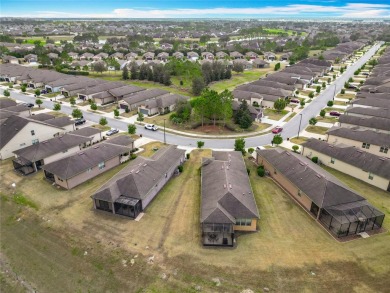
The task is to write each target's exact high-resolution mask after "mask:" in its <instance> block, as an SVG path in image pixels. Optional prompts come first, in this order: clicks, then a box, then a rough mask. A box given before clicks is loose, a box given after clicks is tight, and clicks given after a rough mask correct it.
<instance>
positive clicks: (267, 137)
mask: <svg viewBox="0 0 390 293" xmlns="http://www.w3.org/2000/svg"><path fill="white" fill-rule="evenodd" d="M380 46H381V44H376V45H374V46H373V47H372V48H371V49H370V50H369V51H368V52H367V53H366V54H365V55H363V56H362V57H361V58H360V59H359V60H358V61H357V62H355V64H353V65H352V66H349V67H348V68H347V70H346V71H345V72H344V74H343V75H342V76H340V77H339V78H337V79H336V80H335V81H334V82H333V83H332V84H331V85H330V86H328V87H327V88H326V89H325V90H324V91H323V92H322V93H321V94H320V95H319V96H318V97H316V98H315V99H313V101H312V102H311V103H310V104H309V105H308V106H306V107H305V108H304V109H303V110H302V111H301V112H300V114H299V115H296V116H295V117H293V118H292V119H291V120H290V121H289V122H287V123H286V124H285V125H284V126H283V132H282V136H283V138H284V139H286V138H288V137H294V136H296V135H297V134H298V128H299V122H300V119H301V117H300V116H301V115H302V123H301V130H302V129H304V128H305V127H306V126H307V125H308V124H309V119H310V118H311V117H315V116H317V115H318V114H319V112H320V111H321V109H322V108H324V107H325V106H326V104H327V102H328V101H329V100H332V98H333V94H334V93H335V92H336V93H337V92H339V91H340V90H341V89H342V88H343V87H344V83H345V82H346V81H348V79H349V78H350V77H351V76H353V73H354V72H355V71H356V70H357V69H359V68H360V67H361V66H362V65H363V64H364V63H366V62H367V61H368V60H369V59H370V58H371V57H372V56H373V55H374V54H375V52H376V51H377V50H378V49H379V47H380ZM0 91H1V92H2V90H0ZM11 97H12V98H14V99H17V100H20V101H24V102H31V103H34V102H35V98H34V97H32V96H27V95H24V94H21V93H16V92H11ZM53 104H54V103H53V102H51V101H50V100H48V99H44V100H43V106H44V107H46V108H50V109H52V108H53ZM72 111H73V108H71V107H69V106H66V105H62V106H61V112H63V113H66V114H69V115H70V114H71V113H72ZM83 115H84V118H85V119H87V120H90V121H93V122H95V123H99V120H100V118H101V116H100V115H99V114H94V113H91V112H85V111H83ZM107 121H108V125H109V126H111V127H114V128H118V129H120V130H124V131H127V125H128V123H126V122H124V121H121V120H117V119H113V118H107ZM137 133H138V134H142V135H143V136H145V137H148V138H151V139H155V140H159V141H164V133H163V131H162V130H160V131H156V132H153V131H148V130H145V129H144V128H143V127H142V126H139V125H137ZM272 138H273V134H271V133H268V134H264V135H259V136H254V137H247V138H245V142H246V143H245V146H246V147H256V146H261V145H267V144H270V143H271V141H272ZM200 139H201V140H202V141H204V142H205V147H206V148H213V149H233V148H234V141H235V139H228V138H210V139H206V138H196V137H187V136H181V135H179V134H173V133H168V132H167V133H166V142H167V143H169V144H176V145H180V146H187V147H196V143H197V141H198V140H200Z"/></svg>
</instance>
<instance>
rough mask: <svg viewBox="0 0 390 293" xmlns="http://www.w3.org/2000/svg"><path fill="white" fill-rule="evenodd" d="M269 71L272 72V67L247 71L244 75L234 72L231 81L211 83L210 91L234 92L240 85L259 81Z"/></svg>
mask: <svg viewBox="0 0 390 293" xmlns="http://www.w3.org/2000/svg"><path fill="white" fill-rule="evenodd" d="M269 71H272V68H271V67H270V68H263V69H251V70H245V71H244V72H242V73H236V72H233V73H232V78H231V79H225V80H222V81H217V82H212V83H210V85H209V87H210V89H212V90H215V91H217V92H222V91H224V90H225V89H228V90H230V91H233V90H234V89H235V88H236V87H237V86H238V85H241V84H244V83H247V82H251V81H255V80H258V79H260V78H261V77H262V76H263V75H265V74H266V73H267V72H269Z"/></svg>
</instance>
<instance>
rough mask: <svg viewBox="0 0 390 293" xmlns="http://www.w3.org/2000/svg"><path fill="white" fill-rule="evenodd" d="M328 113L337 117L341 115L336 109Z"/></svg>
mask: <svg viewBox="0 0 390 293" xmlns="http://www.w3.org/2000/svg"><path fill="white" fill-rule="evenodd" d="M329 115H330V116H337V117H339V116H341V113H340V112H337V111H332V112H329Z"/></svg>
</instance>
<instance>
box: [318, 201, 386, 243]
mask: <svg viewBox="0 0 390 293" xmlns="http://www.w3.org/2000/svg"><path fill="white" fill-rule="evenodd" d="M384 218H385V215H384V214H383V213H382V212H381V211H379V210H377V209H376V208H374V207H373V206H371V205H370V204H369V203H368V202H367V201H365V200H363V201H357V202H352V203H347V204H341V205H337V206H331V207H326V208H324V209H322V210H321V214H320V217H319V220H320V221H321V223H323V224H324V225H325V227H326V228H328V229H329V231H331V232H332V233H333V234H335V235H336V236H337V237H345V236H348V235H354V234H358V233H361V232H369V231H371V230H374V229H380V228H381V227H382V224H383V220H384Z"/></svg>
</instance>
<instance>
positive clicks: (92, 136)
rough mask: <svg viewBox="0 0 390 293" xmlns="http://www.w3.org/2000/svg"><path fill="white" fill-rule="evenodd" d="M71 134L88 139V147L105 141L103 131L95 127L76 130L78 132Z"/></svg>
mask: <svg viewBox="0 0 390 293" xmlns="http://www.w3.org/2000/svg"><path fill="white" fill-rule="evenodd" d="M69 134H73V135H78V136H82V137H85V138H88V139H89V140H88V141H87V143H86V146H89V145H93V144H95V143H98V142H100V141H102V140H103V135H102V131H101V130H100V129H98V128H95V127H83V128H79V129H77V128H76V130H74V131H71V132H69Z"/></svg>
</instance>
